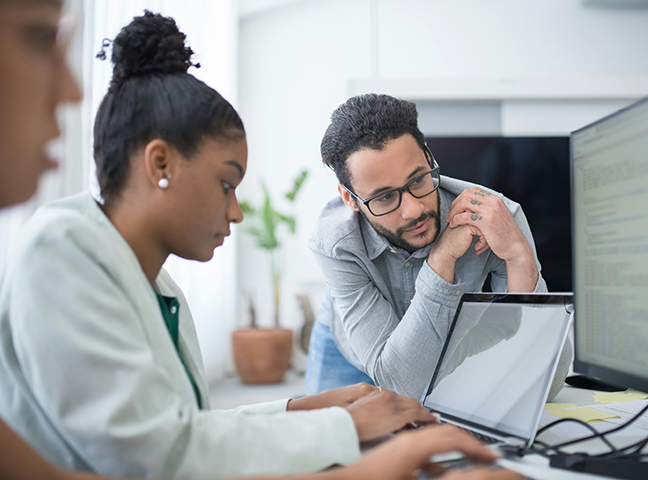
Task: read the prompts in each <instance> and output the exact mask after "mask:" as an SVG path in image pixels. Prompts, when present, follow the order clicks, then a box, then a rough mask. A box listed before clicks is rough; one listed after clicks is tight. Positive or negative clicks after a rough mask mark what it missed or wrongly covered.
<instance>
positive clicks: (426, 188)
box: [343, 145, 441, 217]
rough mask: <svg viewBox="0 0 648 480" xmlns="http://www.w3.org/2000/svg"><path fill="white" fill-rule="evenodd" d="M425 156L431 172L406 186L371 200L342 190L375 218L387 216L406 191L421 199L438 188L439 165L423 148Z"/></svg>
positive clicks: (426, 149)
mask: <svg viewBox="0 0 648 480" xmlns="http://www.w3.org/2000/svg"><path fill="white" fill-rule="evenodd" d="M424 152H425V156H426V157H427V160H428V163H429V164H430V166H431V167H432V170H429V171H427V172H425V173H423V174H422V175H419V176H417V177H416V178H414V179H413V180H412V181H410V182H409V183H408V184H407V185H404V186H402V187H400V188H394V189H392V190H387V191H386V192H382V193H379V194H378V195H375V196H373V197H371V198H367V199H364V198H360V197H359V196H358V195H356V194H355V193H353V192H352V191H351V190H349V189H348V188H347V187H346V186H344V185H343V186H344V189H345V190H346V191H347V192H349V194H350V195H351V196H352V197H353V198H355V199H356V200H358V201H360V202H362V203H363V204H364V205H365V206H366V207H367V209H368V210H369V212H371V214H372V215H374V216H375V217H380V216H381V215H387V214H388V213H391V212H393V211H394V210H397V209H398V207H400V205H401V201H402V199H403V192H405V191H407V192H409V194H410V195H411V196H413V197H414V198H423V197H427V196H428V195H430V194H431V193H433V192H434V191H435V190H436V189H437V188H439V183H440V179H439V172H440V171H441V169H440V168H439V164H437V162H436V160H435V159H434V155H432V152H430V149H429V148H428V147H427V145H426V146H425V149H424Z"/></svg>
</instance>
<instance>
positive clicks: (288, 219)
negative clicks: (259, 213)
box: [276, 212, 297, 234]
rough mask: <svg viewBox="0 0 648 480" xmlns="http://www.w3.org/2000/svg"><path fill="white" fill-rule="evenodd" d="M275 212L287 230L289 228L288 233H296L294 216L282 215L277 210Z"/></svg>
mask: <svg viewBox="0 0 648 480" xmlns="http://www.w3.org/2000/svg"><path fill="white" fill-rule="evenodd" d="M276 213H277V218H278V219H279V220H281V221H282V222H283V223H285V224H286V226H287V227H288V230H290V233H292V234H295V233H297V220H296V219H295V217H293V216H292V215H282V214H281V213H279V212H276Z"/></svg>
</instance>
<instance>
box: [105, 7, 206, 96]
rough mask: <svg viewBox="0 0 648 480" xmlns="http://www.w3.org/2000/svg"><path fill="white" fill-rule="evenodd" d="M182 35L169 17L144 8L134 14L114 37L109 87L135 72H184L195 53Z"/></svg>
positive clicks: (136, 73)
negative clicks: (142, 10) (111, 76)
mask: <svg viewBox="0 0 648 480" xmlns="http://www.w3.org/2000/svg"><path fill="white" fill-rule="evenodd" d="M185 38H186V36H185V34H184V33H182V32H181V31H180V30H178V26H177V25H176V23H175V20H173V18H171V17H163V16H162V15H160V14H159V13H152V12H149V11H148V10H145V11H144V15H142V16H141V17H135V18H133V21H132V22H131V23H129V24H128V25H127V26H125V27H124V28H122V30H121V32H119V35H117V37H115V40H114V41H113V46H112V62H113V64H114V69H113V78H112V80H111V84H110V86H111V88H113V87H116V86H119V85H121V84H122V83H123V82H124V81H125V80H127V79H128V78H130V77H133V76H136V75H144V74H150V73H176V72H181V73H185V72H186V71H187V69H188V68H189V67H190V66H192V65H193V64H192V63H191V56H192V55H193V53H194V52H193V50H191V48H189V47H187V46H185V43H184V42H185Z"/></svg>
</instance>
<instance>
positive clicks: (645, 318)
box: [571, 99, 648, 478]
mask: <svg viewBox="0 0 648 480" xmlns="http://www.w3.org/2000/svg"><path fill="white" fill-rule="evenodd" d="M571 149H572V188H573V190H572V198H573V227H574V235H573V236H574V266H575V268H574V294H575V297H574V298H575V302H574V303H575V346H576V361H575V363H574V368H575V369H576V370H577V371H578V372H581V373H585V374H586V375H588V376H593V377H596V378H599V379H601V380H603V381H604V382H607V383H610V384H612V385H617V386H623V387H633V388H636V389H639V390H642V391H648V210H647V209H646V205H648V99H646V100H644V101H641V102H638V103H636V104H634V105H632V106H630V107H628V108H626V109H623V110H621V111H619V112H617V113H615V114H613V115H610V116H609V117H606V118H604V119H603V120H600V121H599V122H596V123H594V124H592V125H589V126H587V127H585V128H582V129H580V130H578V131H576V132H574V133H572V136H571ZM643 478H645V477H643Z"/></svg>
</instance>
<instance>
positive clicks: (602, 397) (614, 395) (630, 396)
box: [592, 388, 648, 403]
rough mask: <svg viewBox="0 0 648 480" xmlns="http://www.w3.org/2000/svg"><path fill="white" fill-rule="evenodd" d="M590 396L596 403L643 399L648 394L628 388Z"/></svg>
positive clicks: (647, 396)
mask: <svg viewBox="0 0 648 480" xmlns="http://www.w3.org/2000/svg"><path fill="white" fill-rule="evenodd" d="M592 398H593V399H594V401H595V402H596V403H617V402H632V401H633V400H645V399H646V398H648V394H645V393H643V392H639V391H637V390H632V389H631V388H629V389H628V390H626V391H625V392H610V393H595V394H594V395H592Z"/></svg>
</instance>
